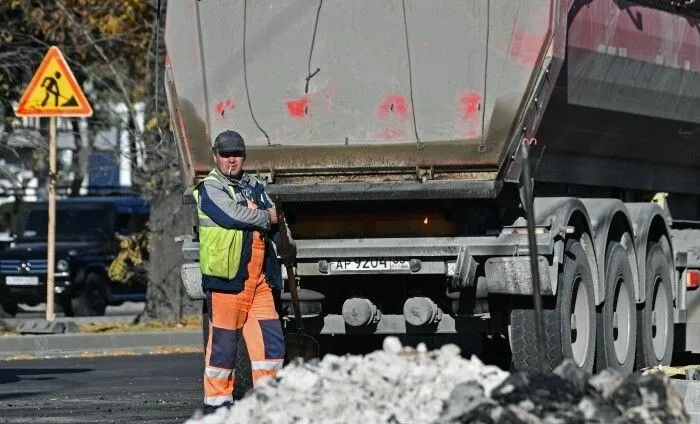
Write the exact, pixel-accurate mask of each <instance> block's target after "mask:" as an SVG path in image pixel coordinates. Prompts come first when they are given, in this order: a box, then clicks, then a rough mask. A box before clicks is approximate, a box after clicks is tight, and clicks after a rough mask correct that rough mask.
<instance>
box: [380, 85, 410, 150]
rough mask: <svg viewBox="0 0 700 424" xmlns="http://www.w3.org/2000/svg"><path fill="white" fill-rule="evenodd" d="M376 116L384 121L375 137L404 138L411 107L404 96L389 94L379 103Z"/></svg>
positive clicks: (387, 138)
mask: <svg viewBox="0 0 700 424" xmlns="http://www.w3.org/2000/svg"><path fill="white" fill-rule="evenodd" d="M376 115H377V118H378V119H379V120H381V121H383V122H385V124H386V126H385V127H384V128H382V129H381V130H380V131H379V133H378V134H377V137H378V138H379V139H381V140H394V139H397V138H404V137H405V136H406V134H407V132H406V130H407V125H408V124H409V120H410V119H411V108H410V106H409V105H408V102H407V101H406V98H405V97H404V96H402V95H400V94H397V93H393V94H389V95H388V96H386V97H385V98H384V100H382V102H381V103H379V106H377V111H376Z"/></svg>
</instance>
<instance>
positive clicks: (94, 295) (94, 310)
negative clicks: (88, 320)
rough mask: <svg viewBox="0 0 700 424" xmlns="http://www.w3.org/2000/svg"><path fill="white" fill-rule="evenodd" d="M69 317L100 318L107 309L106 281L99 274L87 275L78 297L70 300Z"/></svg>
mask: <svg viewBox="0 0 700 424" xmlns="http://www.w3.org/2000/svg"><path fill="white" fill-rule="evenodd" d="M70 309H71V311H72V313H73V314H72V315H71V316H76V317H89V316H102V315H104V314H105V310H106V309H107V281H106V280H105V279H104V277H102V276H101V275H99V274H95V273H91V274H88V276H87V278H86V279H85V287H84V288H83V289H82V290H81V292H80V294H79V295H78V297H76V298H73V299H71V301H70Z"/></svg>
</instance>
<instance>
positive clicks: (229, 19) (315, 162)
mask: <svg viewBox="0 0 700 424" xmlns="http://www.w3.org/2000/svg"><path fill="white" fill-rule="evenodd" d="M559 4H560V2H558V1H549V0H527V1H526V0H518V1H509V2H507V3H501V2H487V1H486V0H478V1H473V2H445V1H441V2H422V1H410V0H409V1H406V2H405V4H404V2H402V1H381V2H377V1H368V0H362V1H353V2H347V1H338V0H336V1H324V2H323V3H322V7H321V8H319V7H318V6H319V3H318V2H316V1H302V2H295V3H294V4H287V3H284V2H275V1H262V2H254V3H253V2H250V3H248V4H247V9H246V10H244V6H245V2H243V1H240V0H239V1H228V0H227V1H221V0H220V1H207V2H198V1H181V2H174V3H173V4H171V5H169V6H168V17H167V19H168V20H167V27H166V42H167V47H168V63H169V67H170V72H171V78H172V85H173V86H174V89H175V91H176V96H175V98H174V99H173V101H174V102H176V104H177V107H176V109H177V110H176V117H175V119H176V120H177V121H178V130H179V132H180V133H181V134H178V135H179V137H181V138H182V140H181V142H183V144H184V145H185V150H187V151H188V153H189V156H190V157H191V161H192V163H190V164H188V165H189V166H190V167H191V169H192V170H193V171H194V172H196V173H202V172H205V170H206V169H207V168H208V167H209V166H210V165H211V158H210V156H211V155H210V150H209V146H210V144H211V143H212V139H213V138H214V137H215V136H216V134H218V133H219V132H220V131H222V130H225V129H229V128H235V129H237V130H238V131H240V132H241V133H242V134H243V136H244V137H245V139H246V142H247V144H248V146H249V149H250V152H249V159H248V164H249V166H250V167H251V168H252V169H275V170H281V171H284V170H296V169H320V170H327V169H337V168H371V169H373V168H380V169H381V168H396V167H414V166H416V165H420V166H430V165H434V166H447V167H455V168H460V167H461V168H464V167H468V168H476V169H479V168H484V167H486V168H497V167H498V162H499V158H500V156H502V153H503V151H504V147H505V143H506V142H507V141H508V134H509V133H510V127H511V126H512V125H513V123H514V122H515V121H516V118H517V114H518V111H519V109H520V108H521V106H522V103H523V102H524V100H525V99H524V93H526V92H527V90H528V86H529V85H530V84H531V83H532V80H533V77H534V75H535V74H536V72H537V71H538V65H539V64H540V63H541V61H542V58H543V56H544V55H545V49H546V48H547V46H548V45H549V42H550V40H551V37H552V34H553V25H554V20H555V19H557V17H556V16H555V14H556V13H557V12H560V11H562V10H563V8H562V7H560V6H559ZM487 5H490V9H489V8H488V6H487ZM404 6H405V9H404ZM404 17H405V19H404ZM244 21H245V22H244ZM559 21H561V17H560V18H559ZM244 29H245V32H246V33H245V37H244V34H243V31H244ZM244 43H245V46H244ZM244 48H245V52H244ZM244 53H245V55H244ZM487 68H488V70H487ZM317 69H318V71H317ZM494 117H496V119H494ZM482 125H483V126H484V127H485V128H486V131H483V130H482ZM484 132H485V133H486V134H484ZM418 140H420V142H422V143H424V147H423V148H422V149H419V148H418ZM479 146H482V147H481V148H480V147H479Z"/></svg>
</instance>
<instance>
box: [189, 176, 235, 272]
mask: <svg viewBox="0 0 700 424" xmlns="http://www.w3.org/2000/svg"><path fill="white" fill-rule="evenodd" d="M206 180H210V181H218V182H219V183H222V184H224V183H223V182H222V181H221V180H220V179H219V178H217V176H216V174H215V171H212V172H210V173H209V175H207V176H206V178H204V180H202V182H200V184H202V183H204V181H206ZM224 186H225V187H228V190H229V192H230V193H231V197H233V198H234V199H235V198H236V193H235V191H234V189H233V188H232V187H230V186H229V185H228V184H224ZM193 194H194V198H195V199H196V200H197V217H198V218H199V269H200V270H201V271H202V275H210V276H212V277H219V278H225V279H228V280H230V279H232V278H233V277H235V276H236V274H237V273H238V269H239V267H240V265H241V252H242V251H243V238H244V234H243V230H236V229H227V228H223V227H220V226H218V225H217V224H216V223H215V222H214V221H212V220H211V219H210V218H209V217H208V216H207V215H206V214H205V213H204V212H202V199H201V196H200V193H199V186H197V187H195V189H194V190H193Z"/></svg>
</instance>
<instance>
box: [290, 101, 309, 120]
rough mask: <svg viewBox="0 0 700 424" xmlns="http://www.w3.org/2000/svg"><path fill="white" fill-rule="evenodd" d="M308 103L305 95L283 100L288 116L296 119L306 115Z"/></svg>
mask: <svg viewBox="0 0 700 424" xmlns="http://www.w3.org/2000/svg"><path fill="white" fill-rule="evenodd" d="M309 103H310V101H309V98H308V96H306V95H304V96H301V97H299V98H298V99H293V100H286V101H285V102H284V104H285V106H287V113H289V116H291V117H292V118H296V119H303V118H305V117H306V112H307V111H308V107H309Z"/></svg>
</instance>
